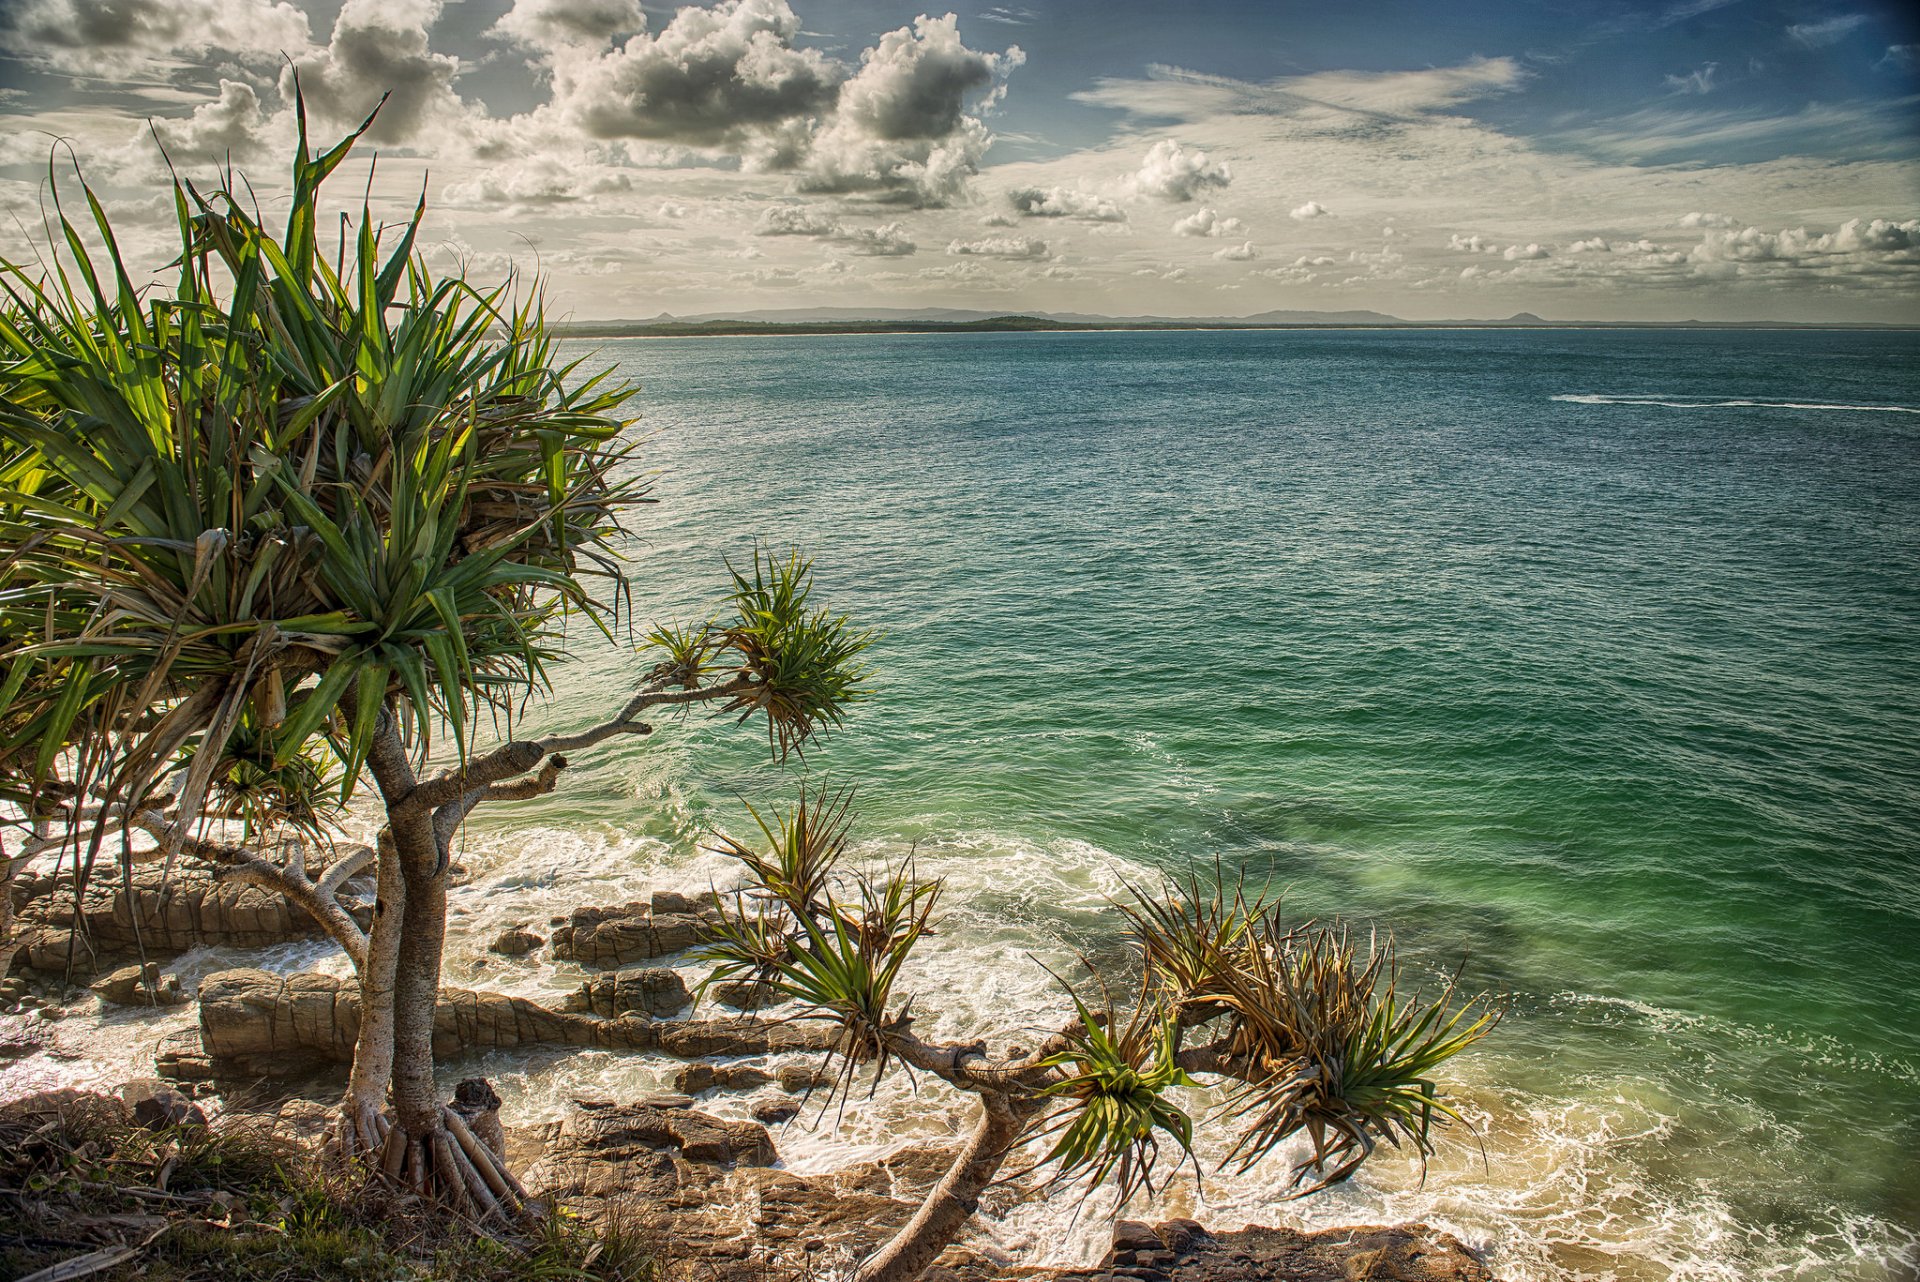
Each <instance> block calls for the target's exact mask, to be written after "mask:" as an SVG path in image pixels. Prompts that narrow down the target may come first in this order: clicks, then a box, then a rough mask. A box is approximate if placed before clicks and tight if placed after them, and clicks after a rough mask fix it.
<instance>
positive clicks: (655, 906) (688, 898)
mask: <svg viewBox="0 0 1920 1282" xmlns="http://www.w3.org/2000/svg"><path fill="white" fill-rule="evenodd" d="M711 902H712V901H711V900H710V899H709V898H708V897H706V896H697V897H696V896H694V895H681V894H676V893H675V892H673V891H671V890H656V891H654V892H653V895H652V896H651V897H650V898H649V900H648V903H647V908H648V911H650V912H652V913H653V915H654V916H656V917H659V916H661V915H663V914H672V915H675V916H682V917H686V916H695V915H698V914H699V913H702V912H705V911H707V909H708V907H709V906H710V904H711Z"/></svg>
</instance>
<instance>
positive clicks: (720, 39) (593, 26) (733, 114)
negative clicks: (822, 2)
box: [500, 0, 840, 165]
mask: <svg viewBox="0 0 1920 1282" xmlns="http://www.w3.org/2000/svg"><path fill="white" fill-rule="evenodd" d="M559 7H560V6H559V5H556V4H555V3H552V0H549V2H548V3H545V4H542V5H539V6H538V7H537V8H536V9H534V10H533V11H532V12H528V13H524V14H523V13H522V4H518V3H517V4H516V5H515V7H514V9H513V10H512V11H511V12H509V13H508V15H507V16H506V17H505V18H502V19H501V23H500V26H501V28H502V29H504V30H506V31H508V32H510V33H513V34H515V35H516V36H517V37H518V38H520V39H522V40H527V41H538V40H546V41H550V42H551V41H563V42H562V43H549V44H547V45H546V46H544V48H545V52H546V55H547V61H548V64H549V65H550V67H551V68H552V71H553V82H554V95H553V102H554V107H555V109H556V110H557V111H558V112H559V113H560V114H561V116H562V117H563V118H565V119H566V120H568V121H569V122H571V123H572V124H574V125H576V126H577V127H578V128H579V129H581V130H582V131H583V132H584V133H586V134H587V135H588V136H589V137H593V138H601V139H613V138H638V139H645V140H649V141H659V142H670V143H680V144H684V145H687V146H693V147H708V148H720V149H726V150H733V151H739V150H745V149H748V148H752V147H755V146H756V145H757V146H758V147H759V149H760V150H761V152H762V153H763V155H764V157H765V158H766V159H767V160H768V163H770V164H774V165H777V164H779V163H782V162H785V163H792V162H793V160H795V159H796V157H795V156H794V155H793V152H794V149H795V143H794V140H793V139H792V138H791V137H789V138H786V139H784V140H783V139H781V138H780V135H781V134H782V132H783V131H790V130H794V129H796V128H804V126H805V124H806V122H807V121H808V119H809V118H810V117H812V116H815V115H817V114H818V113H820V112H823V111H825V110H826V109H828V108H829V107H830V106H831V105H832V103H833V100H834V96H835V93H836V92H837V88H838V83H839V76H840V72H839V69H838V68H837V67H836V66H834V65H833V64H832V63H830V62H829V61H828V60H827V59H826V58H825V57H824V56H822V55H821V54H820V53H818V52H817V51H815V50H812V49H796V48H794V47H793V44H792V41H793V38H794V37H795V36H796V35H798V34H799V32H800V19H799V18H798V17H796V16H795V14H794V12H793V10H792V9H791V8H790V7H788V5H787V3H786V0H722V3H720V4H717V5H715V6H714V7H712V8H711V9H702V8H698V7H695V6H692V5H689V6H687V7H686V8H683V9H681V10H680V11H679V12H677V13H675V14H674V16H673V19H672V21H670V22H669V23H667V25H666V26H665V27H664V28H663V29H662V30H661V31H660V33H659V34H658V35H647V34H645V33H644V32H642V33H638V34H635V35H633V36H631V37H630V38H629V39H628V40H627V41H626V43H625V44H624V45H622V46H620V47H619V48H617V49H612V50H604V49H599V48H596V47H593V46H589V45H586V44H574V43H564V41H565V40H566V39H569V38H570V36H571V33H576V32H577V33H578V34H579V35H580V38H581V39H582V40H583V41H584V40H585V39H586V38H587V37H588V35H589V34H590V33H592V32H594V31H596V30H597V31H600V32H603V33H610V32H611V31H612V30H614V29H616V28H617V27H618V26H619V25H620V24H621V23H623V22H625V21H626V19H624V18H621V17H619V16H618V15H617V14H615V13H614V12H612V10H600V9H598V8H592V9H588V10H585V11H582V10H580V9H579V8H578V7H577V6H576V7H575V8H573V9H572V10H570V12H571V13H572V14H573V15H574V17H576V18H577V19H578V21H577V22H574V23H572V25H569V23H568V22H564V21H561V20H560V19H558V18H557V17H555V11H556V9H558V8H559ZM516 15H519V16H518V17H516ZM602 43H604V38H603V40H602Z"/></svg>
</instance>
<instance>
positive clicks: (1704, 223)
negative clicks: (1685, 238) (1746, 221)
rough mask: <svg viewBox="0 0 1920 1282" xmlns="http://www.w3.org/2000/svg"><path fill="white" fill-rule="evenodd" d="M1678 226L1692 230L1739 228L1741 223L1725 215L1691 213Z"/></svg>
mask: <svg viewBox="0 0 1920 1282" xmlns="http://www.w3.org/2000/svg"><path fill="white" fill-rule="evenodd" d="M1678 225H1679V226H1681V227H1685V228H1687V229H1688V230H1692V229H1694V228H1697V227H1738V226H1739V225H1740V222H1739V220H1738V219H1735V218H1729V217H1727V216H1726V215H1725V214H1703V213H1691V214H1687V215H1684V216H1683V217H1682V218H1681V219H1680V222H1679V224H1678Z"/></svg>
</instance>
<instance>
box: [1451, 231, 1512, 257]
mask: <svg viewBox="0 0 1920 1282" xmlns="http://www.w3.org/2000/svg"><path fill="white" fill-rule="evenodd" d="M1447 248H1448V249H1454V250H1458V251H1460V252H1461V253H1463V254H1497V253H1499V252H1500V246H1498V245H1496V244H1494V243H1493V242H1492V241H1490V240H1488V239H1487V238H1486V237H1485V236H1481V235H1477V234H1476V235H1473V236H1462V235H1461V234H1460V233H1459V232H1455V233H1454V234H1453V235H1451V236H1449V237H1447Z"/></svg>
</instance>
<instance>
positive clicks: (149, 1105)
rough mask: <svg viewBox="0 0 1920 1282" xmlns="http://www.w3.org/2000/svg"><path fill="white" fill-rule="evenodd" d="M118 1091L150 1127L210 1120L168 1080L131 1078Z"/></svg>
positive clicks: (135, 1115) (196, 1124)
mask: <svg viewBox="0 0 1920 1282" xmlns="http://www.w3.org/2000/svg"><path fill="white" fill-rule="evenodd" d="M116 1093H117V1094H118V1095H119V1097H120V1100H121V1102H122V1103H124V1104H125V1105H126V1106H127V1108H128V1109H129V1110H131V1112H132V1114H133V1120H134V1121H135V1122H137V1123H139V1124H140V1125H141V1126H144V1127H146V1128H147V1129H148V1130H150V1131H160V1130H165V1129H167V1128H168V1127H186V1126H191V1127H204V1126H205V1125H206V1124H207V1115H206V1113H204V1112H203V1111H201V1108H200V1106H199V1105H198V1104H196V1103H194V1102H193V1101H192V1100H190V1099H188V1098H187V1097H186V1096H185V1095H182V1094H181V1093H180V1092H179V1091H176V1090H174V1089H173V1088H172V1087H171V1086H168V1085H167V1084H166V1083H165V1082H161V1081H156V1080H148V1081H140V1082H128V1083H127V1084H126V1085H125V1086H122V1087H121V1088H120V1089H119V1091H118V1092H116Z"/></svg>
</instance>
